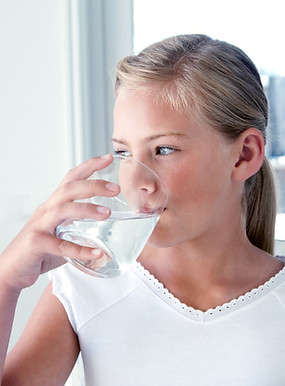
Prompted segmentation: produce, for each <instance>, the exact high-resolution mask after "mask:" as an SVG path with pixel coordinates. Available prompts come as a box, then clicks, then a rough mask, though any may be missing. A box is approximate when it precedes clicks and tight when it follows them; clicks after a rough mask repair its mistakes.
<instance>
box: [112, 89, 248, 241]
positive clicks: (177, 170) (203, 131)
mask: <svg viewBox="0 0 285 386" xmlns="http://www.w3.org/2000/svg"><path fill="white" fill-rule="evenodd" d="M113 145H114V148H115V150H116V152H117V153H119V154H123V155H127V156H130V157H134V158H135V159H137V160H139V161H141V162H143V163H145V164H146V165H148V166H149V167H150V168H152V169H153V170H154V171H155V172H156V173H157V174H158V175H159V176H160V177H161V178H162V180H163V181H164V183H165V185H166V187H167V190H168V202H167V205H166V209H165V211H164V212H163V214H162V215H161V218H160V221H159V223H158V225H157V227H156V228H155V231H154V233H153V234H152V236H151V238H150V243H151V244H153V245H155V246H161V247H167V246H174V245H178V244H181V243H182V244H183V243H187V242H189V241H191V242H193V241H195V240H196V241H198V240H205V239H204V238H205V237H210V238H211V237H217V236H218V235H219V232H222V231H223V232H225V229H227V227H229V226H231V227H232V226H234V223H235V219H236V218H237V214H238V215H240V214H241V204H240V203H241V190H242V188H241V187H240V186H237V182H236V181H234V180H233V179H232V178H231V175H232V170H233V168H234V165H235V163H236V162H237V151H236V147H235V143H234V142H230V141H228V140H226V139H225V138H224V137H223V136H222V135H221V134H220V133H218V132H217V131H216V130H214V129H213V128H211V127H209V126H207V125H206V124H204V123H203V122H202V121H201V120H200V119H199V118H198V117H197V116H194V115H193V117H190V118H189V117H187V116H184V115H182V114H180V113H178V112H177V111H175V110H174V109H173V108H172V107H171V106H169V105H166V104H165V103H163V102H157V101H155V100H154V98H153V94H152V93H151V92H147V91H142V90H139V91H132V92H128V91H126V90H122V91H121V92H120V94H119V96H118V98H117V100H116V103H115V110H114V134H113Z"/></svg>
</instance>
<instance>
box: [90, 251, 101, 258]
mask: <svg viewBox="0 0 285 386" xmlns="http://www.w3.org/2000/svg"><path fill="white" fill-rule="evenodd" d="M91 253H92V255H94V256H97V257H99V256H101V255H102V254H103V252H102V250H101V249H92V250H91Z"/></svg>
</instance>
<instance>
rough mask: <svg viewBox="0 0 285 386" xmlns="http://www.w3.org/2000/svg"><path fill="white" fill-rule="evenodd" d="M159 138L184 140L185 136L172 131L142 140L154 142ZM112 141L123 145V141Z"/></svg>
mask: <svg viewBox="0 0 285 386" xmlns="http://www.w3.org/2000/svg"><path fill="white" fill-rule="evenodd" d="M161 137H181V138H183V137H184V138H185V137H186V135H185V134H181V133H176V132H173V131H170V132H168V133H163V134H155V135H151V136H149V137H145V138H144V141H154V140H155V139H158V138H161ZM112 141H113V142H116V143H121V144H124V143H125V142H124V141H123V140H120V139H117V138H112Z"/></svg>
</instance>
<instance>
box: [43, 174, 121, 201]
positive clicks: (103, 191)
mask: <svg viewBox="0 0 285 386" xmlns="http://www.w3.org/2000/svg"><path fill="white" fill-rule="evenodd" d="M119 193H120V187H119V185H117V184H113V183H111V182H109V181H104V180H82V181H71V182H67V183H65V184H63V185H61V187H60V188H59V189H58V190H57V191H56V192H55V193H54V194H53V195H52V196H51V198H50V200H49V202H50V204H51V205H54V204H55V203H60V202H64V201H74V200H80V199H84V198H90V197H94V196H105V197H112V196H116V195H118V194H119Z"/></svg>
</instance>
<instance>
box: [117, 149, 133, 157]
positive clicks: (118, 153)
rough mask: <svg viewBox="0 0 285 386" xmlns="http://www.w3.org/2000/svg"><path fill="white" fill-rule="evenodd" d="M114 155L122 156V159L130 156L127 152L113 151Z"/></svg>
mask: <svg viewBox="0 0 285 386" xmlns="http://www.w3.org/2000/svg"><path fill="white" fill-rule="evenodd" d="M114 154H116V155H122V156H123V157H130V156H131V153H130V152H129V151H127V150H115V151H114Z"/></svg>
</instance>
